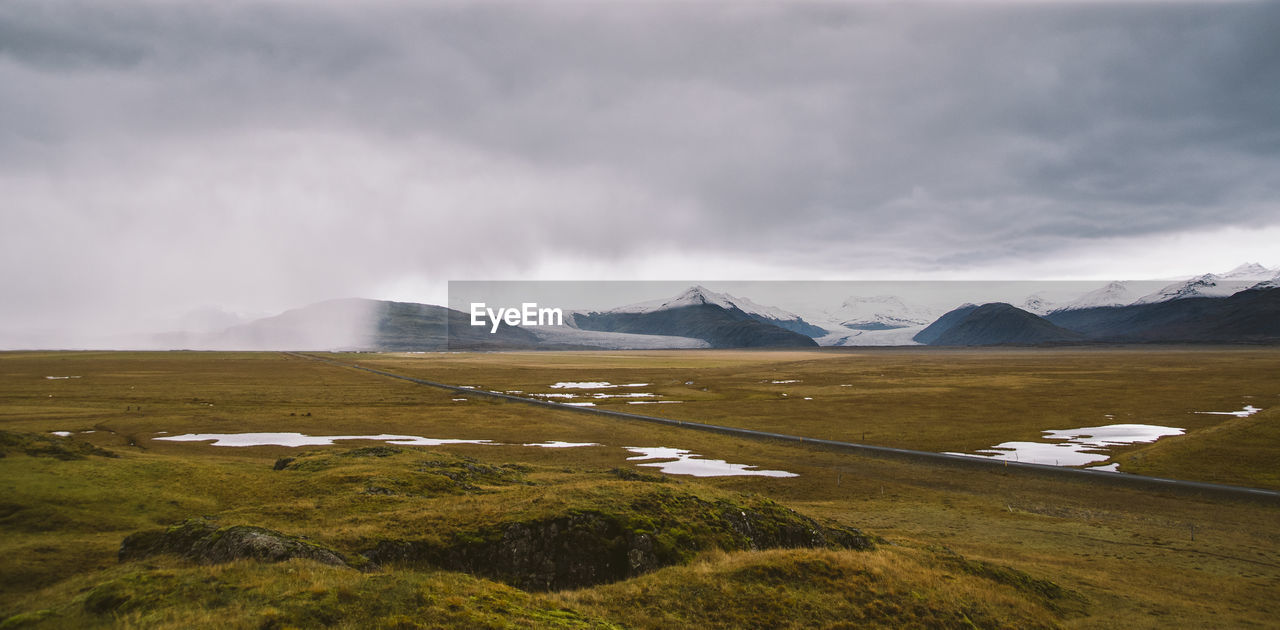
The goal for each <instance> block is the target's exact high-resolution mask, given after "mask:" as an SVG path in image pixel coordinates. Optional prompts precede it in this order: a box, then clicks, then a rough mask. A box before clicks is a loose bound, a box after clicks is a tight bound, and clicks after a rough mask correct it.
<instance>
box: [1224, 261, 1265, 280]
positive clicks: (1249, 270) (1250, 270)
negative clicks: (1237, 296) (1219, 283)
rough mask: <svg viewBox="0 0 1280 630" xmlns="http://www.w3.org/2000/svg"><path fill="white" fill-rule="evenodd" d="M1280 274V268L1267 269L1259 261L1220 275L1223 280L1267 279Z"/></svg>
mask: <svg viewBox="0 0 1280 630" xmlns="http://www.w3.org/2000/svg"><path fill="white" fill-rule="evenodd" d="M1277 275H1280V269H1267V268H1266V267H1263V266H1262V265H1259V264H1258V263H1245V264H1243V265H1240V266H1239V267H1236V268H1235V269H1232V270H1231V271H1228V272H1226V273H1224V274H1221V275H1219V276H1218V277H1219V278H1221V279H1223V280H1266V279H1270V278H1272V277H1274V276H1277Z"/></svg>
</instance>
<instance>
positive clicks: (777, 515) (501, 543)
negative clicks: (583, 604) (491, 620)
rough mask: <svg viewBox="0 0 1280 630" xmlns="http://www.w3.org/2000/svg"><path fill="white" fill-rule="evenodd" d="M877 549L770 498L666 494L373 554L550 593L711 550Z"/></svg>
mask: <svg viewBox="0 0 1280 630" xmlns="http://www.w3.org/2000/svg"><path fill="white" fill-rule="evenodd" d="M872 547H873V543H872V542H871V540H870V539H869V538H868V537H867V536H865V535H863V534H862V533H861V532H859V531H858V530H856V529H851V528H845V527H838V526H834V527H833V526H823V525H820V524H819V523H818V522H816V521H814V520H813V519H811V518H809V517H807V516H804V515H802V514H799V513H797V512H795V511H793V510H790V509H787V508H785V507H783V506H781V505H779V504H777V503H774V502H773V501H770V500H767V499H759V498H756V499H751V500H750V501H746V502H743V503H735V502H733V501H729V500H723V499H722V500H715V501H709V500H706V499H703V498H700V497H697V496H694V495H692V494H684V493H680V492H677V491H673V490H670V489H667V488H660V489H657V490H655V491H652V492H648V493H645V494H642V495H639V496H637V497H633V499H632V500H631V501H630V503H629V504H624V505H618V506H612V507H611V508H610V509H577V510H572V511H569V512H567V513H564V514H560V515H554V516H549V517H543V518H533V519H527V520H520V521H511V522H504V523H498V524H495V525H493V526H489V527H485V528H483V529H479V530H473V531H463V532H457V533H455V534H454V535H453V537H452V539H451V540H449V541H448V542H445V543H439V542H434V541H428V540H385V541H381V542H379V543H378V544H377V545H376V546H374V547H373V548H372V549H369V550H368V551H366V552H365V554H364V555H365V556H366V557H367V558H368V559H369V561H370V562H371V563H372V564H373V565H386V564H399V565H408V566H415V565H428V566H436V567H440V568H444V569H450V570H456V571H466V572H468V573H472V574H475V575H481V576H485V577H489V578H493V579H497V580H500V581H502V582H506V583H508V584H511V585H513V586H516V587H519V588H522V589H525V590H534V591H547V590H560V589H568V588H580V587H586V586H593V585H596V584H606V583H610V582H616V581H620V580H625V579H628V578H631V577H635V576H638V575H642V574H644V573H647V572H649V571H652V570H654V569H658V568H661V567H665V566H670V565H673V564H679V563H683V562H686V561H688V560H689V559H691V558H692V557H693V556H694V555H695V554H697V553H698V552H700V551H704V550H709V549H721V550H725V551H735V550H757V549H776V548H835V549H870V548H872Z"/></svg>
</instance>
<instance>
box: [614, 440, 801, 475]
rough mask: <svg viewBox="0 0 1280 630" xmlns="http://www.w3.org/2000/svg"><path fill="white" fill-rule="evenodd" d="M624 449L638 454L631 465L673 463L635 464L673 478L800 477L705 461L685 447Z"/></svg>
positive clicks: (718, 460) (746, 465) (781, 471)
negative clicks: (645, 461)
mask: <svg viewBox="0 0 1280 630" xmlns="http://www.w3.org/2000/svg"><path fill="white" fill-rule="evenodd" d="M625 448H626V449H627V450H628V451H631V452H632V453H636V454H637V455H636V456H635V457H628V458H627V461H629V462H630V461H643V460H648V459H658V460H670V461H656V462H650V463H647V464H636V465H637V466H647V467H653V468H657V469H659V470H661V471H662V472H664V473H667V474H670V475H691V476H693V477H730V476H756V477H798V476H799V475H797V474H795V473H789V472H786V471H785V470H758V469H756V467H755V466H752V465H749V464H730V463H729V462H726V461H725V460H723V459H702V457H701V456H700V455H697V454H696V453H693V452H691V451H688V450H685V449H682V448H670V447H666V446H653V447H639V446H627V447H625Z"/></svg>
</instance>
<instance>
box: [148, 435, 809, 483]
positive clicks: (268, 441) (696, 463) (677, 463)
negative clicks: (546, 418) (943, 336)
mask: <svg viewBox="0 0 1280 630" xmlns="http://www.w3.org/2000/svg"><path fill="white" fill-rule="evenodd" d="M163 433H164V432H163V431H160V432H157V433H156V435H158V436H159V435H161V434H163ZM151 439H153V440H164V441H170V442H209V443H210V446H231V447H246V446H291V447H292V446H330V445H332V444H333V443H334V442H337V441H339V440H376V441H380V442H386V443H387V444H398V445H403V446H442V445H446V444H483V445H487V446H512V445H509V444H503V443H501V442H494V441H492V440H456V439H441V438H427V437H422V436H418V435H393V434H388V433H382V434H379V435H307V434H305V433H187V434H184V435H166V436H163V437H153V438H151ZM520 446H532V447H539V448H580V447H584V446H603V445H602V444H599V443H597V442H565V441H562V440H550V441H547V442H532V443H526V444H521V445H520ZM626 450H628V451H630V452H632V453H636V454H637V456H635V457H628V458H627V461H646V460H666V461H653V462H649V463H644V464H637V465H638V466H650V467H655V468H658V469H660V470H662V472H664V473H668V474H672V475H692V476H694V477H728V476H757V477H796V476H798V475H796V474H795V473H789V472H786V471H783V470H757V469H756V467H755V466H751V465H747V464H730V463H729V462H726V461H724V460H722V459H702V457H701V456H700V455H698V454H696V453H693V452H691V451H688V450H685V449H679V448H670V447H665V446H660V447H630V446H629V447H626Z"/></svg>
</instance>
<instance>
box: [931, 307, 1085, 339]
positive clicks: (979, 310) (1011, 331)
mask: <svg viewBox="0 0 1280 630" xmlns="http://www.w3.org/2000/svg"><path fill="white" fill-rule="evenodd" d="M947 315H952V317H950V318H948V317H947ZM947 315H944V316H943V317H942V318H939V319H938V321H937V322H934V324H941V325H940V326H938V327H937V328H934V327H933V326H930V328H934V330H932V331H930V330H929V328H926V329H925V330H923V331H921V332H920V335H924V334H925V333H926V332H928V333H929V335H927V336H926V337H927V338H928V339H930V341H928V342H927V343H928V345H933V346H993V345H1005V344H1019V345H1023V344H1025V345H1039V344H1047V343H1063V342H1072V341H1082V340H1084V338H1085V336H1084V335H1082V334H1080V333H1078V332H1075V331H1072V330H1067V329H1066V328H1062V327H1059V326H1055V325H1054V324H1052V323H1051V322H1049V321H1048V320H1046V319H1044V318H1043V317H1040V316H1038V315H1036V314H1034V313H1029V312H1027V311H1024V310H1022V309H1020V308H1017V307H1015V306H1012V305H1010V304H1005V303H1003V302H994V303H991V304H983V305H982V306H976V307H975V306H964V307H961V308H959V309H956V310H955V311H952V312H951V313H948V314H947ZM944 319H945V321H944ZM920 335H917V336H916V338H917V340H919V338H920Z"/></svg>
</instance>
